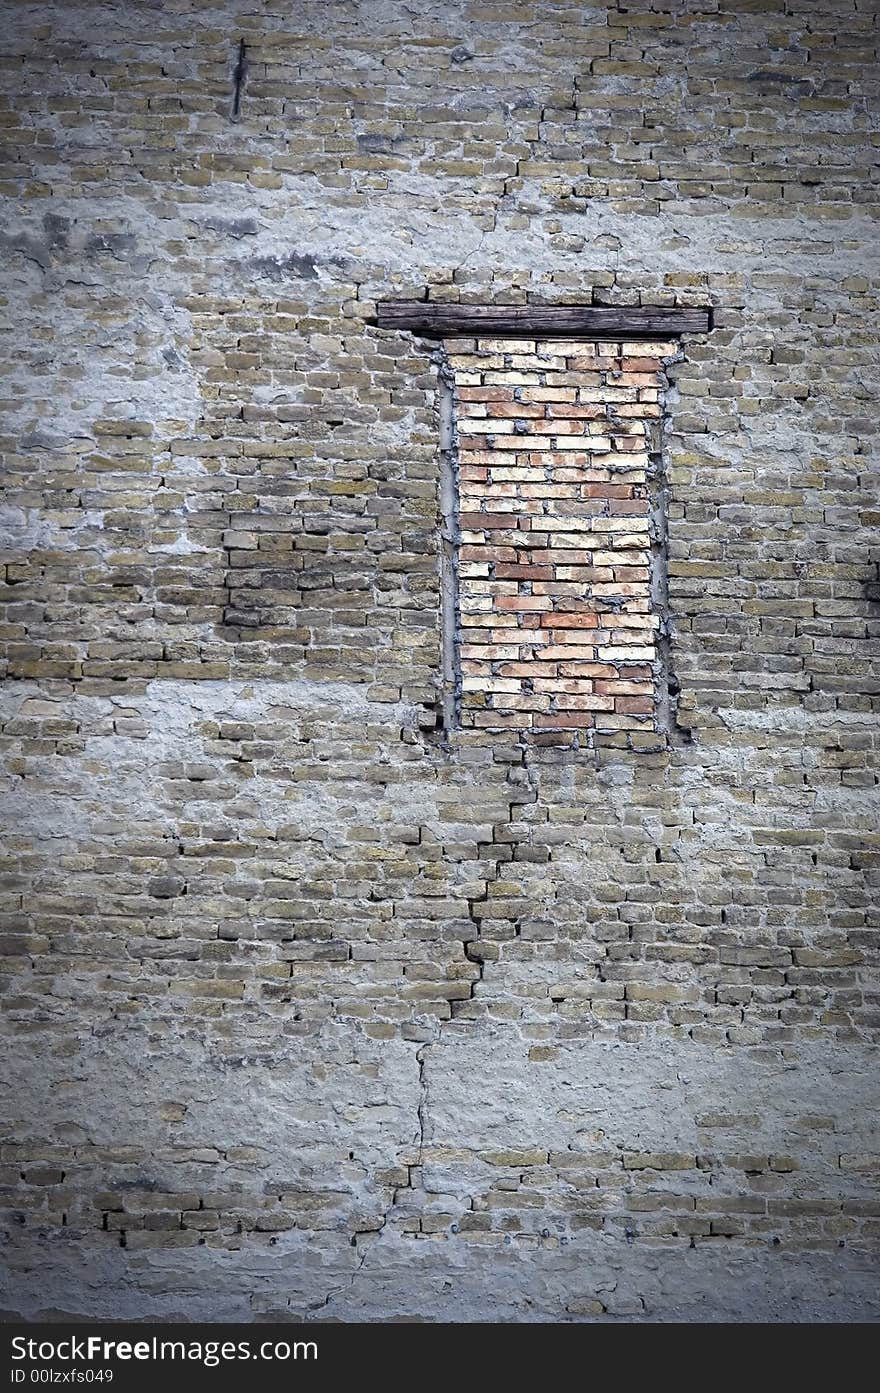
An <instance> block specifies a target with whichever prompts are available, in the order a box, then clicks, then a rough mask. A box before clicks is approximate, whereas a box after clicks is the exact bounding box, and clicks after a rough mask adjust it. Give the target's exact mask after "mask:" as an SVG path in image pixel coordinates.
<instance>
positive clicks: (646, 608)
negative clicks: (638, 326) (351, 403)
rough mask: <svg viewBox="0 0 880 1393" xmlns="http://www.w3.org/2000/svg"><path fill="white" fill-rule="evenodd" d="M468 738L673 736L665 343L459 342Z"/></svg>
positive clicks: (453, 345)
mask: <svg viewBox="0 0 880 1393" xmlns="http://www.w3.org/2000/svg"><path fill="white" fill-rule="evenodd" d="M447 347H448V355H447V356H448V363H449V366H450V368H451V376H452V382H453V391H454V416H455V422H456V427H457V452H456V461H455V463H456V465H457V483H458V488H457V496H458V525H459V532H458V551H457V568H456V569H457V608H458V615H457V626H458V635H457V640H458V671H459V682H460V696H459V701H458V712H459V719H460V722H461V724H462V725H463V726H478V727H483V728H486V729H493V728H499V729H502V728H504V729H515V730H535V731H544V730H565V729H570V730H592V729H596V730H626V729H641V728H644V727H645V726H646V725H647V726H649V727H652V726H654V725H656V724H657V723H658V721H659V720H662V719H663V716H664V711H663V706H664V703H663V700H662V695H661V693H660V692H659V690H658V688H659V684H660V683H661V682H663V681H666V680H667V674H666V664H665V662H661V656H662V655H661V643H662V642H663V640H664V639H665V625H664V616H663V613H662V610H663V590H664V574H663V571H664V567H663V555H662V551H663V541H664V518H663V511H664V510H663V484H662V478H663V475H662V452H661V440H660V425H661V419H662V411H663V390H664V387H665V385H666V377H665V373H664V363H665V362H668V361H669V359H671V358H674V357H675V356H676V352H677V348H676V345H675V343H673V342H666V341H664V342H659V341H654V340H651V341H647V340H646V341H641V342H639V341H636V342H618V343H615V342H602V341H592V342H590V341H574V340H570V339H568V340H552V339H551V340H546V339H544V340H542V339H538V340H526V339H500V338H480V339H475V340H472V341H460V342H456V341H454V340H453V341H450V342H449V344H448V345H447Z"/></svg>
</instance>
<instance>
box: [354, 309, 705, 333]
mask: <svg viewBox="0 0 880 1393" xmlns="http://www.w3.org/2000/svg"><path fill="white" fill-rule="evenodd" d="M376 324H377V325H378V327H379V328H380V329H409V330H411V331H412V333H414V334H421V335H423V336H425V337H428V338H452V337H455V336H456V335H458V336H462V335H463V336H465V337H468V338H474V337H479V336H482V337H492V336H495V337H499V338H516V337H520V338H531V339H533V338H536V337H539V336H540V337H545V338H551V339H558V338H601V339H623V338H656V337H658V336H659V337H661V338H669V337H675V336H677V335H679V334H706V333H708V332H709V330H710V329H711V328H712V311H711V309H670V308H667V307H666V306H651V305H641V306H638V307H630V306H620V307H616V306H615V307H611V306H604V305H603V306H597V305H458V304H443V303H440V302H438V303H435V304H430V303H428V302H427V301H422V300H380V301H379V302H378V303H377V305H376Z"/></svg>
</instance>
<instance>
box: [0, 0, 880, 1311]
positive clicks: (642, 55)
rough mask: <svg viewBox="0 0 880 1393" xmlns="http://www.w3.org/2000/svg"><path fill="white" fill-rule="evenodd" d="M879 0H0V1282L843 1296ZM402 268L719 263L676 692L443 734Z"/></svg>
mask: <svg viewBox="0 0 880 1393" xmlns="http://www.w3.org/2000/svg"><path fill="white" fill-rule="evenodd" d="M242 38H243V39H244V40H245V44H246V72H245V74H244V81H243V83H241V84H240V88H241V90H240V102H239V113H238V119H237V120H235V119H232V114H233V89H234V82H233V72H234V69H235V65H236V57H237V54H238V49H239V42H240V40H241V39H242ZM876 38H877V34H876V23H875V12H874V7H873V6H872V5H870V4H868V3H866V0H789V2H788V3H784V0H778V2H777V0H767V3H764V2H763V0H703V3H698V2H697V0H682V3H674V4H673V3H664V0H656V3H655V4H654V6H653V7H652V6H650V5H648V4H646V3H643V2H642V0H632V3H627V4H623V3H620V4H617V5H612V4H593V5H591V4H589V3H586V4H585V3H582V0H534V2H533V3H491V2H490V3H482V0H481V2H480V3H476V0H474V2H473V3H471V0H444V3H443V4H439V3H433V0H418V3H398V0H377V3H370V4H366V3H364V4H357V3H343V0H328V3H322V4H318V3H305V0H302V2H301V3H289V4H280V3H278V2H277V0H268V2H267V3H263V0H253V3H250V4H247V5H244V4H237V3H233V2H232V0H225V3H224V2H221V3H211V2H210V0H205V3H200V2H199V0H192V2H191V3H187V0H175V3H162V0H152V2H151V3H144V4H137V5H135V4H130V5H102V4H89V3H81V2H80V3H67V4H60V3H59V4H31V3H7V4H6V5H4V7H3V38H2V49H3V53H4V59H3V69H2V90H3V96H2V105H0V120H2V125H3V128H4V134H5V136H6V140H7V146H6V154H5V155H4V157H3V163H2V166H0V194H2V196H3V197H4V199H5V200H6V201H7V210H6V212H5V214H4V219H3V224H2V227H3V231H2V233H0V238H2V245H3V249H4V253H3V255H4V272H3V282H4V284H3V294H4V298H5V305H4V308H5V311H6V313H5V316H4V318H5V324H6V328H5V336H4V340H3V349H2V358H3V368H4V388H3V406H4V420H5V425H4V434H3V439H2V447H3V454H4V465H5V471H6V480H7V495H6V503H5V504H4V507H3V512H2V526H3V534H4V536H3V541H4V546H5V548H6V550H5V553H4V555H6V556H7V557H8V561H7V564H6V566H5V579H6V589H5V591H4V608H3V613H2V626H3V627H2V637H3V640H4V643H5V645H6V653H7V663H8V668H7V672H8V678H7V681H6V683H5V685H4V689H3V697H2V700H3V726H2V755H3V759H4V767H5V774H4V786H3V787H4V800H5V822H6V827H7V834H6V839H5V851H4V854H3V885H4V904H5V912H4V936H3V940H2V942H3V947H4V951H5V953H6V954H7V955H8V957H7V959H6V967H5V971H4V976H3V986H4V996H3V1000H4V1006H5V1012H4V1024H3V1035H4V1051H5V1065H4V1068H3V1071H2V1074H3V1078H4V1080H5V1083H4V1085H3V1092H2V1105H3V1106H2V1114H3V1117H4V1119H5V1121H4V1128H3V1145H2V1153H0V1156H2V1183H3V1203H4V1219H3V1230H4V1233H5V1236H6V1237H7V1238H8V1242H7V1244H6V1266H7V1272H8V1281H7V1289H6V1294H5V1296H4V1298H3V1301H4V1306H5V1309H6V1310H7V1312H14V1313H17V1314H21V1315H24V1316H26V1317H36V1316H38V1315H53V1314H54V1315H59V1314H62V1313H63V1314H75V1315H96V1316H104V1317H110V1316H114V1317H136V1318H141V1317H146V1318H150V1317H153V1318H160V1317H171V1316H177V1317H181V1318H184V1319H199V1318H201V1319H204V1318H210V1317H216V1318H221V1317H226V1318H234V1319H241V1320H250V1319H259V1318H265V1317H266V1316H267V1315H271V1316H274V1317H278V1318H291V1319H298V1318H301V1317H306V1318H309V1319H327V1318H330V1319H344V1320H353V1319H363V1318H369V1319H387V1318H389V1317H405V1318H419V1319H438V1318H441V1319H451V1320H457V1321H466V1320H474V1319H500V1320H625V1321H634V1320H641V1319H649V1320H668V1319H688V1320H717V1321H721V1320H737V1319H740V1320H743V1319H750V1318H751V1319H762V1320H766V1319H770V1320H779V1319H796V1320H840V1319H872V1318H876V1316H877V1307H878V1298H877V1284H876V1248H877V1240H878V1234H880V1206H878V1198H877V1193H876V1185H875V1182H876V1178H877V1170H878V1167H880V1143H878V1138H877V1133H876V1117H877V1101H878V1100H877V1093H878V1091H880V1089H878V1079H877V1068H876V1065H877V1051H876V1044H877V1036H878V1027H880V1009H878V992H877V977H876V953H877V944H878V933H877V912H876V887H877V852H878V837H877V832H876V828H877V798H876V783H877V780H876V764H875V762H874V752H875V747H876V742H877V723H876V711H875V706H876V694H877V672H876V645H875V646H873V647H872V637H875V636H876V630H877V605H876V601H877V553H876V550H875V549H872V548H875V547H876V533H875V532H873V531H872V529H873V528H874V527H875V525H876V523H877V520H878V505H877V497H876V487H875V486H876V473H872V450H873V447H874V444H875V439H876V432H877V412H876V404H875V394H876V383H877V375H876V370H877V358H878V354H877V347H876V334H875V324H876V312H877V299H876V289H875V280H874V266H875V262H876V252H875V248H876V240H877V239H876V214H877V202H876V199H875V195H874V189H875V183H874V181H875V180H876V173H877V167H876V148H877V147H876V137H874V136H872V135H871V134H870V108H871V105H872V102H873V101H874V99H875V96H876V92H877V68H876V64H875V47H876ZM426 294H427V295H429V296H430V297H431V298H432V299H438V300H458V301H472V302H475V301H480V302H489V301H495V302H499V303H516V304H523V303H541V304H565V303H584V302H586V303H590V302H591V301H592V302H593V303H596V304H612V305H625V306H631V305H639V304H644V305H649V304H651V305H665V306H672V305H682V306H692V305H712V306H714V307H715V329H714V332H713V333H711V334H709V335H705V336H702V337H700V336H690V337H689V338H688V339H687V340H686V341H685V342H684V343H683V344H682V345H681V357H680V358H679V360H678V361H674V362H672V363H671V364H669V365H668V366H667V369H666V371H667V374H668V379H669V387H668V389H667V391H666V393H665V406H664V410H665V421H664V422H663V437H664V446H663V451H664V467H665V479H666V486H667V489H668V495H667V497H666V500H665V512H666V516H667V519H668V541H667V548H668V568H667V569H668V587H667V589H668V594H667V595H666V597H665V599H664V606H665V611H666V612H665V613H664V615H663V616H662V618H663V623H664V626H665V627H666V628H667V629H668V632H669V633H670V635H671V639H670V661H671V663H672V670H673V671H674V676H675V685H676V688H677V692H676V693H674V694H673V695H674V696H675V706H676V710H675V721H674V722H673V723H672V724H671V725H670V729H669V732H668V733H663V732H655V733H654V735H653V737H652V736H650V734H649V738H648V739H647V740H642V739H641V738H640V739H639V740H638V741H636V740H635V739H634V735H635V734H638V735H639V736H641V734H642V732H633V731H631V730H629V729H626V728H620V729H617V730H610V731H608V732H606V733H604V734H602V735H601V737H599V736H597V737H596V739H595V740H592V741H587V742H578V741H576V740H571V739H569V740H568V743H565V741H562V742H557V743H552V742H551V743H544V744H541V743H540V742H537V743H536V742H535V741H534V740H533V741H531V742H529V740H527V739H526V738H525V737H524V736H523V735H522V734H521V733H520V732H518V731H517V730H515V729H514V730H507V731H488V730H481V729H469V730H463V731H459V732H454V731H450V730H449V729H448V728H443V725H442V713H443V706H442V702H441V700H440V674H441V647H442V643H441V639H442V635H441V611H442V608H443V605H442V595H441V584H440V579H441V575H440V551H441V518H440V505H439V499H438V494H439V445H438V441H439V409H438V400H439V397H438V373H439V372H440V371H441V368H440V366H439V365H438V361H437V354H436V350H435V348H434V347H433V346H432V345H431V344H428V343H426V342H425V341H423V340H420V339H418V338H417V337H414V336H412V335H409V334H405V333H399V332H396V331H389V330H379V329H377V328H376V327H374V325H373V323H372V319H373V316H374V311H375V303H376V301H377V300H379V299H394V298H418V297H424V296H425V295H426ZM873 459H874V461H876V457H875V456H873ZM570 734H571V733H570V732H569V735H570Z"/></svg>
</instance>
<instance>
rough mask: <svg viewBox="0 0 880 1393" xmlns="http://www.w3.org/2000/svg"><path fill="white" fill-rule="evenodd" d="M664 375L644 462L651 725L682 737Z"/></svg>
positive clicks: (667, 363)
mask: <svg viewBox="0 0 880 1393" xmlns="http://www.w3.org/2000/svg"><path fill="white" fill-rule="evenodd" d="M683 359H684V354H683V353H681V352H679V353H677V354H676V355H675V357H673V358H666V359H664V364H663V366H664V370H665V369H666V368H667V367H668V366H670V364H672V363H678V362H681V361H683ZM673 390H674V388H673V387H672V386H671V385H670V383H669V380H668V378H666V379H665V381H664V383H663V387H662V389H661V392H660V413H661V414H660V418H659V420H658V421H657V425H656V429H655V432H654V438H653V439H652V440H651V444H650V450H649V464H648V531H649V536H650V539H651V575H650V591H651V609H652V611H653V613H654V614H656V615H657V617H658V618H659V621H660V623H659V627H658V629H657V636H656V653H657V656H656V659H655V661H654V700H655V708H656V709H655V725H656V729H657V731H658V732H659V733H660V734H662V735H666V736H667V738H669V739H678V740H682V739H683V738H684V737H685V732H684V731H683V730H682V729H681V728H680V727H679V725H678V723H677V721H676V711H677V705H678V693H679V684H678V679H677V678H676V676H675V670H674V667H673V661H672V619H671V615H670V612H669V494H670V490H669V473H668V465H669V446H668V443H667V441H668V429H667V428H668V425H669V421H670V393H671V392H672V391H673Z"/></svg>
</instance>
